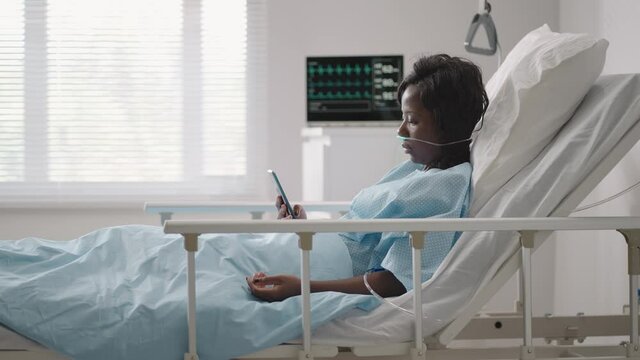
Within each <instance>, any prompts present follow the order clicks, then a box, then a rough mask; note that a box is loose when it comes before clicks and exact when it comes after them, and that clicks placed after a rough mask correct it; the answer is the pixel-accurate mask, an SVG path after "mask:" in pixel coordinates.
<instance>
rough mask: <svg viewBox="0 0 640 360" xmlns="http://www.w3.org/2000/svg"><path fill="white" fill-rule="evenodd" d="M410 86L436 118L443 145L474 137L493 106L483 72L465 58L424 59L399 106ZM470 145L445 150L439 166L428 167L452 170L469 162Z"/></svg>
mask: <svg viewBox="0 0 640 360" xmlns="http://www.w3.org/2000/svg"><path fill="white" fill-rule="evenodd" d="M410 85H415V86H416V87H417V88H418V90H419V91H420V100H421V102H422V105H424V107H425V108H426V109H427V110H429V111H430V112H431V113H432V114H433V117H434V119H435V122H436V125H437V126H438V128H439V129H440V134H437V135H438V137H439V140H440V142H442V143H447V142H452V141H458V140H464V139H468V138H469V137H471V133H472V132H473V129H474V128H475V126H476V123H477V122H478V121H480V119H482V117H483V116H484V113H485V111H486V110H487V106H489V98H488V97H487V92H486V91H485V90H484V85H483V83H482V71H481V70H480V68H479V67H478V66H477V65H475V64H474V63H472V62H471V61H469V60H467V59H464V58H459V57H451V56H449V55H446V54H437V55H432V56H429V57H421V58H420V59H418V61H416V62H415V63H414V64H413V69H412V71H411V72H410V73H409V74H408V75H407V76H406V77H405V78H404V80H403V81H402V83H400V86H399V87H398V94H397V96H398V102H400V103H401V100H402V94H403V93H404V91H405V90H406V89H407V87H409V86H410ZM469 143H470V142H463V143H460V144H456V145H450V146H444V147H442V148H441V151H442V155H441V158H440V159H439V161H438V162H437V164H428V165H429V166H432V167H439V168H449V167H452V166H455V165H458V164H460V163H463V162H466V161H469Z"/></svg>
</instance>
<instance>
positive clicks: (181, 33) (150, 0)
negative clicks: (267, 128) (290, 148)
mask: <svg viewBox="0 0 640 360" xmlns="http://www.w3.org/2000/svg"><path fill="white" fill-rule="evenodd" d="M263 1H264V0H247V1H214V0H163V1H155V0H2V1H1V2H0V17H1V18H0V77H1V78H2V79H3V81H2V82H0V142H1V143H0V196H1V197H3V198H7V197H12V196H14V197H29V196H38V197H41V196H45V197H46V196H52V197H55V198H60V197H65V198H82V197H92V198H94V197H96V196H98V197H99V196H108V197H109V198H113V197H114V196H115V197H118V196H123V197H126V198H131V196H134V197H135V196H140V198H141V199H147V200H149V199H150V198H149V197H155V196H162V195H181V196H182V197H185V196H187V197H188V196H191V195H193V196H202V195H208V196H214V197H217V198H220V197H224V196H227V195H228V196H233V197H243V196H247V197H248V196H251V195H254V194H255V191H256V190H255V189H256V185H255V181H254V180H252V179H256V176H255V174H254V173H253V170H252V169H253V168H256V167H257V165H259V164H260V158H259V157H258V156H255V155H253V154H257V153H260V151H256V148H257V149H258V150H259V148H260V146H262V145H261V144H257V143H256V142H255V141H253V139H255V135H254V129H257V128H259V127H260V126H261V121H262V119H261V117H260V116H256V115H257V114H263V113H265V111H264V110H263V109H261V108H260V107H261V106H264V104H265V101H264V99H263V98H264V90H263V89H264V67H265V66H264V61H265V59H264V58H265V56H264V54H265V52H264V50H263V49H264V41H265V27H264V23H265V22H264V4H263Z"/></svg>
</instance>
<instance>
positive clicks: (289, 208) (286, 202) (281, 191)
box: [267, 169, 296, 219]
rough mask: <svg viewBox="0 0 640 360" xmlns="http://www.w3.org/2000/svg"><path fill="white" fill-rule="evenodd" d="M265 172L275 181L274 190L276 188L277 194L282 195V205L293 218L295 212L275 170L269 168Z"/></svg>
mask: <svg viewBox="0 0 640 360" xmlns="http://www.w3.org/2000/svg"><path fill="white" fill-rule="evenodd" d="M267 172H268V173H269V174H271V177H272V178H273V182H274V183H276V190H278V194H280V196H282V201H284V206H286V207H287V212H288V213H289V215H291V218H292V219H295V218H296V214H294V212H293V207H292V206H291V203H289V199H287V195H286V194H285V193H284V189H283V188H282V184H280V180H278V175H276V172H275V171H273V170H271V169H269V170H267ZM278 210H279V209H278Z"/></svg>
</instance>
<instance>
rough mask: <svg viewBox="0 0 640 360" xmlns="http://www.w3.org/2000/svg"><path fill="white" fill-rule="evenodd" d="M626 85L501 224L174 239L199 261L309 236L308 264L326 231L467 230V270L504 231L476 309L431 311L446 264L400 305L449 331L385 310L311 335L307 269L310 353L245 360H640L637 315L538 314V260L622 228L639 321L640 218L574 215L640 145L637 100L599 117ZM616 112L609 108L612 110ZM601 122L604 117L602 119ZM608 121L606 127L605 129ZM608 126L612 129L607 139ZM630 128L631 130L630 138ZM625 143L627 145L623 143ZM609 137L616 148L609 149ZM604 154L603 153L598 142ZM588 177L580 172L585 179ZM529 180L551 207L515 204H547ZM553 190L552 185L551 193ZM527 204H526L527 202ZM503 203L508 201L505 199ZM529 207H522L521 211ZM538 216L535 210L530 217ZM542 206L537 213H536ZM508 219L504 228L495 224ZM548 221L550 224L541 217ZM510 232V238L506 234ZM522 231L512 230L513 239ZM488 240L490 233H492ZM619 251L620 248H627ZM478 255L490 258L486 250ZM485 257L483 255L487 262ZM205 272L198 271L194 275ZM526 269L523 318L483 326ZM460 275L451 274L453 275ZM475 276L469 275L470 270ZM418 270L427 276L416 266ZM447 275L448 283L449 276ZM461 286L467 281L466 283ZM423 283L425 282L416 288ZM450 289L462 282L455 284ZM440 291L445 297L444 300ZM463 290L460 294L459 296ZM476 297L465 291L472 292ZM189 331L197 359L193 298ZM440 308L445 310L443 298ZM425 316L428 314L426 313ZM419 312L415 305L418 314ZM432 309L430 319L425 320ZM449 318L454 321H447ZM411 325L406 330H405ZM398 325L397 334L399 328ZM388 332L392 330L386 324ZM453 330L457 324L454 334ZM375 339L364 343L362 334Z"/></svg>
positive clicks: (540, 163)
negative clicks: (215, 248)
mask: <svg viewBox="0 0 640 360" xmlns="http://www.w3.org/2000/svg"><path fill="white" fill-rule="evenodd" d="M625 81H632V82H637V81H638V75H631V76H625V75H619V76H608V77H603V78H601V79H600V80H599V81H598V82H597V83H596V85H595V86H594V87H593V88H592V90H591V91H590V93H589V94H587V97H586V98H585V100H584V102H583V104H582V105H581V109H582V110H584V111H582V112H581V111H580V110H578V111H577V112H576V114H575V115H574V118H573V119H572V123H570V124H567V125H566V126H565V127H564V128H563V129H562V130H561V131H560V133H559V135H558V136H556V137H555V138H554V140H553V141H552V143H551V144H550V145H549V146H548V147H547V149H546V150H545V151H544V152H543V153H542V154H540V155H539V156H538V157H537V158H536V160H534V161H533V162H532V164H530V166H528V167H527V168H526V169H525V170H524V171H523V172H521V173H520V174H518V175H517V176H515V177H514V178H513V179H512V180H511V181H510V184H508V186H507V190H505V191H504V192H503V194H502V195H503V196H504V197H506V198H508V199H509V200H507V202H511V203H512V204H513V203H516V205H513V206H511V207H510V206H509V205H506V206H504V204H503V205H502V207H503V211H502V212H501V213H500V212H499V211H498V212H496V211H493V212H491V211H485V212H484V214H485V216H490V217H491V218H475V219H457V220H443V219H437V220H436V219H429V220H377V221H373V220H368V221H312V220H311V221H304V222H282V221H268V222H266V221H265V222H247V221H168V222H166V223H165V231H166V232H167V233H180V234H183V235H184V237H185V248H186V250H187V253H188V254H189V255H188V256H189V257H188V258H189V259H193V255H192V254H193V252H194V251H197V240H196V239H197V236H198V234H202V233H209V232H216V233H227V232H229V233H235V232H295V233H298V234H299V236H300V248H301V254H302V255H301V259H302V263H303V264H305V263H307V262H308V261H307V260H305V259H308V251H309V250H310V249H311V248H312V234H313V233H320V232H337V231H349V232H357V231H409V232H411V233H412V235H413V238H415V239H421V238H422V236H423V233H424V232H428V231H447V230H458V231H467V232H466V233H465V235H463V237H462V238H461V240H460V241H459V242H458V243H457V244H456V247H454V249H453V250H452V254H450V255H449V256H448V259H451V258H456V257H457V256H460V259H465V260H464V261H462V260H460V259H458V263H464V262H465V261H470V260H469V259H470V258H472V256H473V255H472V254H473V251H469V252H468V253H467V254H464V255H460V253H463V252H464V250H465V247H467V248H468V247H472V246H473V245H474V243H480V242H482V241H486V239H487V238H486V237H485V238H482V237H479V236H474V235H473V233H472V231H479V230H483V231H484V230H501V232H500V233H498V232H492V233H491V235H487V236H492V237H495V238H500V237H502V239H503V240H504V241H502V242H500V245H501V246H503V249H502V251H498V252H497V253H496V254H494V256H493V260H495V262H494V263H493V264H492V265H491V266H490V269H489V270H487V271H486V273H484V277H483V278H482V279H475V280H476V281H478V282H477V286H476V287H475V288H474V286H473V284H471V283H472V282H473V281H471V282H469V283H467V284H465V282H464V281H462V283H461V284H460V285H461V286H462V287H464V286H469V287H470V288H473V290H470V292H469V293H468V294H467V296H463V298H464V299H455V300H457V301H453V302H454V303H456V304H457V306H456V305H454V306H453V307H450V308H448V309H445V310H444V312H443V311H442V309H438V308H437V306H436V307H429V305H428V302H429V299H428V298H429V291H425V290H429V289H430V288H434V287H435V288H436V289H437V287H436V286H441V285H442V284H441V283H440V284H439V283H438V281H439V280H440V279H441V278H442V275H443V274H444V273H447V267H448V266H450V265H451V264H452V263H455V262H456V260H450V261H449V262H447V260H445V263H444V264H443V265H442V266H441V268H440V269H439V270H438V272H437V273H436V274H435V275H434V278H435V280H434V279H432V280H430V281H428V282H426V283H425V284H422V287H421V288H422V289H423V291H422V292H421V291H418V292H413V293H410V294H405V295H403V296H401V297H399V298H397V299H395V300H394V301H395V302H396V303H398V304H403V305H408V304H409V303H410V302H411V299H413V311H414V313H415V314H417V315H416V318H417V319H421V318H422V316H421V314H422V313H424V314H425V315H427V318H428V316H429V315H430V314H432V313H433V312H434V311H435V312H438V311H440V313H441V316H439V317H442V318H444V319H446V320H444V321H441V324H434V323H430V322H429V320H427V321H425V322H420V321H417V320H414V321H413V323H414V324H415V326H414V327H413V328H411V327H409V326H408V325H407V324H408V321H407V319H406V318H403V316H402V315H401V314H398V313H397V312H396V311H395V310H394V309H392V308H389V307H385V306H381V307H380V308H379V309H376V310H374V311H373V312H372V314H357V313H356V314H352V317H351V318H349V317H347V318H346V319H341V320H337V321H334V322H332V323H331V324H329V325H326V326H324V327H322V328H320V329H318V330H316V331H315V332H314V334H313V338H312V336H311V331H310V328H309V326H310V325H309V324H310V320H309V319H308V316H309V314H310V313H309V303H308V283H307V282H306V281H308V272H307V270H306V269H305V265H303V268H302V269H301V273H302V274H303V276H302V278H303V280H305V281H303V288H302V292H303V294H306V295H303V301H304V305H303V310H302V311H303V314H304V315H305V317H304V318H305V320H303V325H302V326H303V328H304V332H303V339H302V341H301V344H285V345H281V346H278V347H275V348H271V349H267V350H264V351H260V352H258V353H254V354H251V355H248V356H245V357H244V358H281V357H282V358H296V357H297V358H303V359H304V358H313V357H338V358H361V357H372V358H379V357H384V356H387V357H394V358H395V357H409V358H424V357H425V356H426V358H447V359H448V358H455V359H462V358H473V359H477V358H521V359H530V358H559V357H567V356H589V357H595V358H602V357H607V358H615V357H618V358H626V357H634V358H638V357H640V353H639V352H638V351H639V347H640V343H639V342H638V318H637V316H630V315H626V316H624V315H610V316H585V315H581V316H576V317H544V318H533V316H532V311H531V309H532V304H531V299H532V296H531V271H532V270H531V252H532V251H535V249H537V248H539V246H540V245H541V244H542V243H543V242H544V241H545V240H546V239H547V238H548V237H549V236H550V235H551V233H552V232H553V231H558V230H596V229H597V230H604V229H609V230H617V231H619V232H620V233H622V234H623V237H624V239H626V240H627V243H628V250H629V271H628V272H629V278H630V280H629V296H630V304H631V305H630V307H631V310H630V314H638V308H637V307H638V305H637V301H636V291H637V288H638V277H637V275H638V274H640V258H639V257H638V251H639V249H638V246H639V245H640V218H586V219H579V218H567V217H566V216H568V215H570V212H571V211H572V210H573V209H575V208H576V207H577V205H579V204H580V202H581V201H582V200H583V199H584V198H585V197H586V195H587V194H589V193H590V192H591V190H592V189H593V188H594V187H595V186H596V185H597V184H598V183H599V182H600V181H601V180H602V178H604V176H605V175H606V174H607V173H608V172H609V171H610V170H611V169H612V168H613V167H614V166H615V164H617V163H618V161H619V160H620V159H621V158H622V156H623V155H624V154H626V153H627V152H628V151H629V150H630V149H631V147H632V146H633V145H634V144H636V143H637V141H638V139H640V121H639V118H640V108H639V106H638V105H639V102H640V100H638V99H639V97H638V96H637V94H636V96H635V97H634V96H632V97H631V99H630V101H629V103H627V104H626V106H628V107H629V110H628V111H627V110H626V109H624V111H622V112H620V111H619V110H620V109H615V108H614V109H607V110H606V111H604V112H603V111H601V113H609V114H611V113H616V112H617V113H618V114H622V115H615V116H614V118H612V117H610V116H609V117H608V116H601V117H600V118H595V116H593V117H591V118H590V116H589V115H590V114H589V113H588V112H589V111H592V110H594V109H600V110H602V108H601V106H605V107H606V106H612V105H610V104H611V103H612V99H613V97H616V96H618V95H620V94H618V95H615V91H611V92H610V93H608V94H607V91H605V90H603V89H604V88H606V87H607V86H609V85H611V84H614V83H617V82H625ZM635 89H636V90H638V87H637V86H636V87H635ZM603 104H604V105H603ZM594 115H595V114H594ZM605 123H606V125H604V124H605ZM605 128H606V129H605ZM593 129H599V131H603V132H605V133H607V134H608V135H607V136H604V133H601V134H600V135H602V136H595V137H593V138H591V139H590V140H589V141H587V142H588V143H589V144H590V145H589V146H592V148H591V151H587V152H586V153H582V154H580V153H581V152H582V151H583V150H585V149H584V148H581V147H580V144H576V143H575V141H574V139H575V138H579V137H580V136H583V135H585V134H587V133H588V132H592V131H593ZM621 129H622V130H621ZM616 132H617V133H618V134H617V135H616V134H614V133H616ZM607 137H608V139H606V138H607ZM594 143H595V144H596V145H593V144H594ZM570 161H575V162H579V165H578V166H577V167H576V170H575V171H574V172H572V173H570V174H569V173H566V172H565V173H562V171H560V170H559V169H558V166H566V165H567V164H568V163H569V162H570ZM577 168H580V170H577ZM528 178H533V179H538V181H537V182H536V183H537V184H538V186H539V187H543V188H544V187H547V189H545V190H546V191H548V192H547V194H545V195H549V194H551V196H543V199H542V200H534V199H531V198H526V197H524V196H522V197H521V198H512V197H511V198H510V197H509V193H510V192H511V191H513V190H514V189H519V191H521V193H523V192H525V193H526V192H527V190H528V192H529V193H530V194H536V192H537V191H538V190H539V189H536V187H535V186H533V187H531V188H528V189H525V188H523V186H524V185H523V184H525V183H528V181H526V180H527V179H528ZM559 179H562V182H565V183H569V184H571V183H573V184H575V185H569V186H568V187H566V188H564V189H562V188H563V186H558V185H557V181H558V180H559ZM550 184H551V185H550ZM523 200H524V201H523ZM494 202H495V203H499V201H494ZM519 205H520V206H519ZM527 208H529V209H527ZM531 208H533V209H531ZM514 215H521V216H522V215H526V216H527V217H528V218H509V217H510V216H514ZM494 216H495V217H501V219H494V218H493V217H494ZM540 216H545V217H547V218H537V217H540ZM505 231H506V232H507V233H506V234H505ZM509 231H511V232H509ZM514 232H515V233H517V234H519V238H520V246H517V244H518V242H517V241H512V240H511V239H512V238H513V236H512V234H513V233H514ZM484 234H485V235H486V234H487V233H484ZM618 241H619V240H618ZM413 245H414V247H416V248H420V247H421V246H422V244H421V241H416V242H414V243H413ZM475 250H478V249H475ZM419 254H420V253H419V251H414V255H413V256H414V258H413V261H414V263H418V264H419V263H420V259H419ZM475 255H476V256H478V257H481V256H480V254H478V253H476V254H475ZM190 268H191V269H193V266H191V267H190ZM518 269H520V270H521V284H522V285H521V299H520V301H519V302H518V304H519V306H518V309H517V311H516V312H515V313H513V314H502V315H487V314H484V315H482V316H479V317H478V316H476V314H477V313H478V311H479V310H480V309H481V307H482V306H483V305H484V304H485V303H486V302H487V301H488V300H489V299H490V297H491V296H492V295H493V294H495V292H496V291H497V290H499V289H500V288H501V287H502V286H503V285H504V284H505V283H506V282H507V280H509V279H510V278H511V276H512V275H513V274H514V273H515V272H516V271H517V270H518ZM449 270H450V269H449ZM456 270H457V271H459V270H460V269H455V267H454V270H453V271H449V275H451V276H452V277H454V278H456V277H455V275H454V273H455V271H456ZM467 270H468V269H467ZM414 271H418V270H417V269H415V268H414ZM439 275H440V276H439ZM190 279H191V280H190V292H191V293H193V292H194V291H195V286H196V284H195V282H194V281H193V279H194V277H193V274H192V276H191V277H190ZM456 280H461V279H460V277H457V278H456ZM414 281H415V280H414ZM447 281H451V282H454V283H456V282H455V281H454V280H452V279H451V278H448V279H447ZM419 286H420V284H419V283H416V284H414V288H416V289H417V288H419ZM436 291H437V290H436ZM455 291H460V289H456V290H455ZM423 292H425V295H426V296H425V297H426V298H427V299H426V302H425V304H423V301H422V295H423ZM462 292H464V291H462ZM190 299H191V301H190V302H189V306H190V308H189V311H188V313H189V316H188V318H189V321H190V327H189V328H190V339H191V340H190V342H189V351H188V352H187V354H186V355H185V358H192V357H194V355H195V353H196V351H195V349H196V344H195V321H196V319H195V316H194V307H195V302H194V301H193V299H194V298H193V296H190ZM443 299H444V298H438V299H436V301H437V300H443ZM423 306H424V307H425V309H423ZM408 307H410V306H408ZM423 310H424V311H423ZM444 314H447V315H448V316H447V315H444ZM397 320H399V321H400V322H403V323H404V324H399V323H398V322H396V323H394V321H397ZM389 323H391V324H389ZM378 324H383V325H380V326H379V325H378ZM443 324H445V325H446V326H444V325H443ZM389 328H391V329H393V331H394V332H395V334H394V335H393V336H380V335H379V334H382V333H385V332H388V329H389ZM361 334H364V335H361ZM622 335H626V336H628V338H629V341H628V342H627V343H625V344H622V345H617V346H577V345H573V342H574V341H580V342H581V341H582V340H584V339H585V338H586V337H590V336H622ZM518 337H520V338H522V345H521V346H516V347H506V348H491V347H486V348H476V349H469V348H466V349H456V348H448V347H447V346H448V345H450V344H451V342H452V341H453V340H456V339H457V340H472V339H509V338H518ZM534 337H535V338H544V339H545V340H547V341H556V342H557V344H558V345H555V346H534V345H533V338H534Z"/></svg>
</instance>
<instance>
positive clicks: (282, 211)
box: [276, 195, 307, 220]
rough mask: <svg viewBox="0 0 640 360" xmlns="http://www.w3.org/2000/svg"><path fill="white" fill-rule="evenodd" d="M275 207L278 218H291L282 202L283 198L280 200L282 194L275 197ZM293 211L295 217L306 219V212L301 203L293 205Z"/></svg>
mask: <svg viewBox="0 0 640 360" xmlns="http://www.w3.org/2000/svg"><path fill="white" fill-rule="evenodd" d="M276 209H278V220H281V219H284V220H291V219H292V217H291V214H289V212H288V211H287V205H285V204H284V200H282V196H280V195H278V196H277V197H276ZM293 212H294V213H295V214H296V219H306V218H307V212H306V211H305V210H304V208H303V207H302V205H300V204H296V205H294V206H293Z"/></svg>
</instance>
